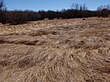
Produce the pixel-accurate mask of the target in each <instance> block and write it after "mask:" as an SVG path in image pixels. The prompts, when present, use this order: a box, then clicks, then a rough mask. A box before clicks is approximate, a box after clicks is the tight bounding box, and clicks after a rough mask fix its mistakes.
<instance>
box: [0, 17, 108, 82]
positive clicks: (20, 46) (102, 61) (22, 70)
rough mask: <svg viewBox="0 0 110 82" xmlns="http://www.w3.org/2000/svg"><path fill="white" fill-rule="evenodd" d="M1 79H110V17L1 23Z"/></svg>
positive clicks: (69, 81) (49, 81)
mask: <svg viewBox="0 0 110 82" xmlns="http://www.w3.org/2000/svg"><path fill="white" fill-rule="evenodd" d="M0 82H110V18H109V17H108V18H98V17H92V18H77V19H53V20H48V19H45V20H42V21H34V22H29V23H26V24H21V25H9V24H4V25H3V24H0Z"/></svg>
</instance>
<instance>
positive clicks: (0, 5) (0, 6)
mask: <svg viewBox="0 0 110 82" xmlns="http://www.w3.org/2000/svg"><path fill="white" fill-rule="evenodd" d="M4 9H5V5H4V2H3V0H0V11H2V10H4Z"/></svg>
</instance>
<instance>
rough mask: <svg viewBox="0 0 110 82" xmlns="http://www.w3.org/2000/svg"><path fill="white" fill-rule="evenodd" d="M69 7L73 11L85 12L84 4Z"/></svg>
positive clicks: (74, 4)
mask: <svg viewBox="0 0 110 82" xmlns="http://www.w3.org/2000/svg"><path fill="white" fill-rule="evenodd" d="M70 7H71V9H74V10H87V7H86V4H78V3H73V4H72V5H71V6H70Z"/></svg>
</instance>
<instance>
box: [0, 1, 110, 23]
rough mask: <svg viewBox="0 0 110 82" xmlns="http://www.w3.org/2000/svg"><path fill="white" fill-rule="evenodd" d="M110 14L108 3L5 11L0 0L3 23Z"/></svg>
mask: <svg viewBox="0 0 110 82" xmlns="http://www.w3.org/2000/svg"><path fill="white" fill-rule="evenodd" d="M109 15H110V5H102V6H100V7H98V8H97V10H94V11H91V10H88V8H87V7H86V5H85V4H72V5H71V8H70V9H63V10H61V11H52V10H48V11H43V10H42V11H38V12H35V11H29V10H26V11H20V10H19V11H17V10H14V11H7V10H6V8H5V6H4V2H3V1H2V0H0V23H3V24H6V23H8V24H13V25H17V24H23V23H26V22H29V21H37V20H44V19H45V18H48V19H54V18H57V19H69V18H85V17H108V16H109Z"/></svg>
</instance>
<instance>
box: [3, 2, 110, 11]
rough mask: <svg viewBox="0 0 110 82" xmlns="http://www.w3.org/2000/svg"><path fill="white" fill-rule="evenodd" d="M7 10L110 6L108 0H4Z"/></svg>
mask: <svg viewBox="0 0 110 82" xmlns="http://www.w3.org/2000/svg"><path fill="white" fill-rule="evenodd" d="M4 1H5V5H6V7H7V9H8V10H15V9H17V10H27V9H28V10H34V11H38V10H61V9H67V8H70V5H71V4H72V3H79V4H86V6H87V7H88V8H89V9H92V10H94V9H96V8H97V7H98V6H100V5H106V4H110V0H4Z"/></svg>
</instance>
